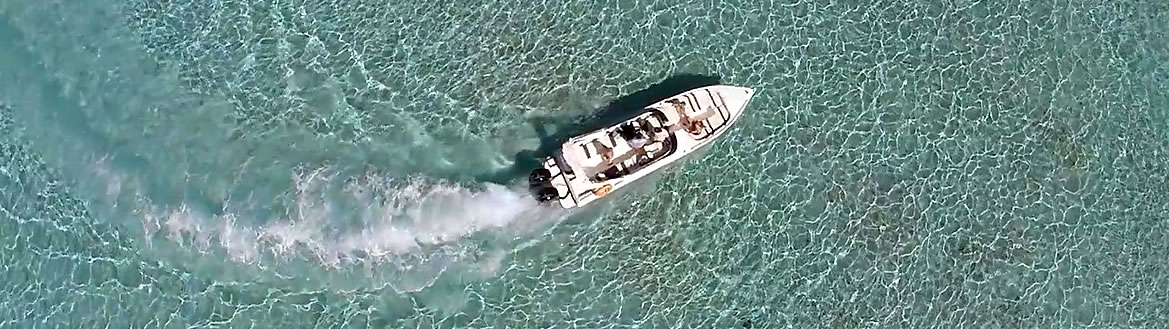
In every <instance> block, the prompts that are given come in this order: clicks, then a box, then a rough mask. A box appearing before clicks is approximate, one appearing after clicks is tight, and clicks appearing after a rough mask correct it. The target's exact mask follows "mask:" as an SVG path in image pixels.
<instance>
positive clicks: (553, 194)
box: [536, 186, 560, 202]
mask: <svg viewBox="0 0 1169 329" xmlns="http://www.w3.org/2000/svg"><path fill="white" fill-rule="evenodd" d="M558 198H560V193H558V192H557V191H556V188H555V187H551V186H545V187H543V188H540V189H539V190H537V191H536V200H538V201H540V202H548V201H552V200H556V199H558Z"/></svg>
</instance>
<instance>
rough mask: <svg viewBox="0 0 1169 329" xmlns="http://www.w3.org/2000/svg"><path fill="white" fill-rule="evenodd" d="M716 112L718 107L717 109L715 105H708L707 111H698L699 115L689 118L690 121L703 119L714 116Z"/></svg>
mask: <svg viewBox="0 0 1169 329" xmlns="http://www.w3.org/2000/svg"><path fill="white" fill-rule="evenodd" d="M715 114H718V109H715V108H713V107H708V108H706V110H705V111H702V112H700V113H698V115H695V116H692V117H689V118H688V119H689V120H690V121H702V120H706V119H707V118H710V117H712V116H714V115H715Z"/></svg>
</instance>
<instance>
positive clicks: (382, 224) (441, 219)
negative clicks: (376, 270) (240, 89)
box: [99, 166, 562, 267]
mask: <svg viewBox="0 0 1169 329" xmlns="http://www.w3.org/2000/svg"><path fill="white" fill-rule="evenodd" d="M99 167H100V166H99ZM100 168H104V167H100ZM103 174H109V172H108V171H107V172H103ZM292 178H293V181H294V182H295V186H294V188H293V189H291V191H289V192H288V198H287V200H288V201H277V200H273V202H276V203H277V204H279V203H280V202H284V203H285V204H283V205H281V206H282V207H284V208H286V211H285V213H284V214H282V215H279V216H276V217H275V218H271V219H264V220H259V221H257V220H255V219H251V218H249V220H247V221H245V220H243V219H242V218H241V217H242V216H243V215H241V214H240V213H237V212H236V211H233V209H242V208H247V207H252V206H254V205H246V204H232V203H231V202H230V200H229V201H228V206H227V207H225V210H224V211H223V212H222V213H221V214H218V215H210V214H206V213H205V212H201V211H199V210H196V209H194V208H193V207H188V206H187V205H186V204H180V205H177V206H174V207H165V206H159V205H157V204H153V203H150V202H149V200H148V199H147V198H144V197H142V196H141V194H140V195H139V198H138V200H139V202H138V203H139V204H137V205H136V208H137V209H136V212H138V213H140V214H141V215H142V216H143V227H144V228H145V230H144V232H145V234H147V235H148V236H147V239H148V240H149V239H150V238H151V236H154V235H161V236H164V237H166V238H167V240H170V241H173V242H174V243H176V244H178V245H181V246H186V247H193V248H195V249H197V250H199V251H201V252H212V251H215V249H216V248H218V249H220V250H222V251H223V252H225V253H226V254H227V255H228V256H229V257H230V258H231V260H233V261H237V262H244V263H256V262H265V261H280V260H291V259H294V258H311V259H314V260H316V261H318V262H319V263H320V264H322V265H326V266H330V267H339V266H344V265H352V264H356V263H370V262H373V263H377V262H389V263H397V264H400V265H402V266H405V267H410V266H415V265H417V263H420V262H423V263H424V262H433V261H434V260H436V259H441V260H443V261H444V262H448V263H449V262H456V261H459V260H462V259H470V260H471V261H481V260H478V259H479V258H492V257H496V258H497V254H496V252H497V251H498V250H484V249H483V248H482V247H481V246H480V245H482V244H484V243H487V244H490V245H493V246H501V245H503V246H505V247H506V245H507V244H509V243H512V242H513V241H515V239H514V238H515V237H519V236H525V235H529V234H532V233H534V232H533V231H532V230H534V229H535V230H539V229H546V228H549V227H551V224H554V223H555V220H557V219H558V218H560V217H561V215H562V213H561V212H560V211H558V210H556V209H553V208H549V207H545V206H541V205H539V204H538V203H537V202H536V201H535V200H534V199H533V198H531V197H529V196H527V195H526V193H527V192H526V191H523V190H522V189H521V188H509V187H505V186H501V185H494V184H486V185H485V186H482V187H475V188H469V187H465V186H460V185H456V184H452V183H447V182H442V181H436V180H433V179H425V178H411V179H402V180H398V179H391V178H386V177H382V176H379V175H377V174H364V175H360V176H357V177H346V178H344V179H343V178H342V177H340V175H338V174H336V173H335V172H333V171H331V170H329V169H328V168H317V169H313V170H307V171H303V172H297V173H293V177H292ZM108 180H109V181H110V182H111V183H114V182H117V184H119V186H120V187H124V186H121V185H122V184H124V182H123V180H122V179H120V178H118V177H115V176H111V177H108ZM139 193H140V192H139ZM529 236H530V235H529ZM518 243H522V241H521V242H517V244H518ZM496 267H498V266H496Z"/></svg>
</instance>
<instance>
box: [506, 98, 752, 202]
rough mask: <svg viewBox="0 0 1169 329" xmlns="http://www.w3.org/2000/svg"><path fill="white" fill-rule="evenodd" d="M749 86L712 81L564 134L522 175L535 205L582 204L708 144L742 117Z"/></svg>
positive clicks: (628, 183)
mask: <svg viewBox="0 0 1169 329" xmlns="http://www.w3.org/2000/svg"><path fill="white" fill-rule="evenodd" d="M754 95H755V89H753V88H746V87H737V86H728V85H713V86H705V87H700V88H695V89H691V90H687V91H685V92H682V93H680V94H677V95H674V96H670V97H668V98H666V99H663V100H661V101H658V102H657V103H654V104H651V105H649V106H646V107H644V108H642V109H641V111H640V112H639V114H638V115H637V116H635V117H633V118H631V119H628V120H625V121H622V122H618V123H617V124H615V125H612V126H609V127H604V128H601V129H597V130H594V131H591V132H588V133H585V134H582V135H580V136H576V137H573V138H570V139H569V140H568V141H566V142H564V143H563V144H561V146H560V149H559V150H557V151H556V152H554V153H553V154H552V155H551V156H548V157H546V158H544V159H543V161H542V163H543V165H542V167H540V168H537V169H535V170H533V171H532V172H531V173H529V175H528V184H529V187H530V188H531V190H532V191H533V194H534V196H535V198H536V199H537V200H538V201H539V202H540V203H558V204H559V205H560V206H561V207H563V208H565V209H570V208H576V207H582V206H585V205H587V204H589V203H592V202H594V201H597V200H600V199H601V198H604V197H606V196H608V195H610V194H612V193H613V192H614V191H616V190H619V189H621V188H624V187H627V186H629V185H630V184H633V183H634V182H637V181H638V180H639V179H641V178H644V177H646V176H647V175H649V174H650V173H653V172H654V171H657V170H659V169H662V168H664V167H666V166H668V165H670V164H672V163H674V162H676V161H678V160H679V159H682V158H683V157H686V156H687V155H689V154H691V153H694V152H695V151H698V150H699V149H701V148H703V147H704V146H707V145H709V144H711V142H712V141H713V140H715V139H717V138H718V137H719V136H722V135H723V134H725V133H726V132H727V130H728V129H730V127H731V125H732V124H734V123H735V121H737V120H738V119H739V117H741V116H742V115H743V111H744V110H745V109H746V107H747V103H748V102H749V101H750V100H751V97H752V96H754Z"/></svg>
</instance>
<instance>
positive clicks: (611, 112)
mask: <svg viewBox="0 0 1169 329" xmlns="http://www.w3.org/2000/svg"><path fill="white" fill-rule="evenodd" d="M720 83H721V78H720V77H718V76H710V75H700V74H678V75H673V76H670V77H669V78H666V79H665V80H662V81H661V82H658V83H656V84H654V85H651V86H649V87H647V88H645V89H642V90H641V91H638V92H635V93H632V94H629V95H626V96H622V97H620V98H617V99H614V100H613V101H612V102H609V104H607V105H605V106H604V107H602V108H600V109H598V110H597V111H595V112H593V113H592V114H590V115H588V116H584V117H578V118H567V119H566V118H557V117H551V116H549V117H536V118H532V119H531V120H530V121H529V123H531V124H532V126H533V127H535V129H536V134H537V135H538V136H539V138H540V145H539V146H538V147H537V148H536V149H535V150H524V151H520V152H518V153H516V155H515V162H514V163H513V165H512V166H511V167H509V168H506V169H503V170H499V171H496V172H493V173H488V174H485V175H481V176H479V177H478V178H477V180H478V181H481V182H490V183H495V184H501V185H509V184H511V183H513V182H514V181H515V180H517V179H525V178H526V177H527V175H528V173H529V172H531V171H532V170H534V169H536V168H539V167H540V161H541V159H543V158H544V157H547V156H550V155H552V153H553V152H555V151H556V149H557V148H558V147H560V145H561V144H563V143H564V142H565V141H567V140H568V139H569V138H572V136H576V135H580V134H583V133H586V132H589V131H592V130H595V129H598V128H601V127H606V126H610V125H613V124H616V123H618V122H621V121H625V120H628V119H630V118H632V117H634V116H636V115H637V114H638V113H640V110H641V109H642V108H644V107H646V106H649V105H650V104H653V103H655V102H657V101H660V100H662V99H665V98H666V97H669V96H671V95H676V94H679V93H681V92H684V91H686V90H690V89H694V88H699V87H704V86H710V85H717V84H720ZM549 126H552V130H551V131H552V133H549V130H548V127H549Z"/></svg>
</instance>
